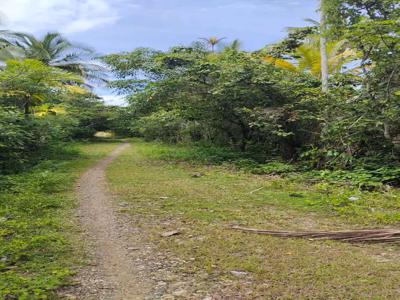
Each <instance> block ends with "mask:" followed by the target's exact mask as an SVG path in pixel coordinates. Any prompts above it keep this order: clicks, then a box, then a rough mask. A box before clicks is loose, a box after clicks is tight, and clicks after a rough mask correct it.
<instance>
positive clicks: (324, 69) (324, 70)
mask: <svg viewBox="0 0 400 300" xmlns="http://www.w3.org/2000/svg"><path fill="white" fill-rule="evenodd" d="M324 4H325V3H324V0H321V7H320V16H321V20H320V26H321V28H320V31H321V33H320V34H321V39H320V44H321V45H320V48H321V49H320V50H321V81H322V91H323V92H325V93H326V92H328V90H329V87H328V78H329V66H328V52H327V49H326V44H327V41H326V16H325V9H324Z"/></svg>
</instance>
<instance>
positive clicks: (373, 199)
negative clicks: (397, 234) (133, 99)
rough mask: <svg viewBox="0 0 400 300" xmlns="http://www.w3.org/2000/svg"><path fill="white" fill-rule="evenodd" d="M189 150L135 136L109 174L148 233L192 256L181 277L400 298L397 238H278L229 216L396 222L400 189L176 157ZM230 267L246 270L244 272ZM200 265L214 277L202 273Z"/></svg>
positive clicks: (229, 290)
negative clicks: (378, 241) (368, 241)
mask: <svg viewBox="0 0 400 300" xmlns="http://www.w3.org/2000/svg"><path fill="white" fill-rule="evenodd" d="M191 151H192V152H193V151H194V150H193V149H192V150H185V148H184V147H175V146H166V145H159V144H152V143H143V142H140V141H135V142H134V145H133V147H132V150H130V151H127V152H125V153H124V154H122V156H121V157H119V158H118V159H117V160H116V161H115V162H114V163H113V165H112V166H111V168H110V169H109V170H108V175H107V176H108V180H109V181H110V183H111V188H112V190H113V191H114V192H115V193H116V194H117V195H119V197H120V199H121V200H123V201H125V202H127V203H129V207H128V208H125V209H124V210H125V211H126V212H127V213H129V214H131V216H132V218H133V219H134V220H135V222H137V224H138V226H141V228H142V230H143V231H145V232H146V233H147V234H148V237H149V241H151V242H152V243H155V244H156V245H157V247H159V249H160V250H162V251H163V252H164V253H173V254H172V255H173V256H174V257H179V258H180V259H182V260H184V261H188V262H190V263H189V264H186V265H185V266H186V267H185V269H184V276H187V277H188V276H189V277H190V276H192V277H196V278H197V279H196V280H197V281H204V284H203V288H208V289H210V290H211V291H210V292H213V293H220V294H221V295H223V296H224V297H227V299H254V298H262V299H399V298H400V289H399V285H398V282H399V280H400V261H399V255H398V252H399V250H400V249H399V247H398V246H396V245H358V246H354V245H350V244H345V243H337V242H332V241H326V242H317V241H309V240H296V239H280V238H274V237H268V236H260V235H251V234H245V233H241V232H233V231H231V230H230V229H228V228H227V226H228V225H231V224H239V225H245V226H249V227H256V228H261V229H278V230H311V229H312V230H337V229H350V228H365V227H368V228H372V227H377V226H378V227H379V226H383V225H389V224H390V225H391V226H395V225H398V223H399V210H398V209H399V208H400V206H399V192H398V191H396V190H392V191H390V192H387V193H377V192H374V193H368V192H360V191H358V190H356V189H350V188H345V187H334V186H332V185H327V184H318V185H308V184H302V183H299V182H298V181H291V180H289V179H280V178H277V177H266V176H256V175H251V174H247V173H245V172H241V171H237V170H235V169H234V168H230V167H226V166H225V167H224V166H206V165H201V164H189V163H187V162H186V163H179V162H177V160H179V157H183V156H184V157H185V159H184V160H186V161H188V160H190V159H189V157H190V152H191ZM182 152H184V154H182ZM188 153H189V154H188ZM202 174H204V175H202ZM193 175H195V176H193ZM351 197H353V198H352V199H355V198H358V199H357V200H353V201H352V200H349V198H351ZM176 228H178V229H179V230H181V231H182V234H181V235H178V236H175V237H172V238H161V237H160V234H159V233H160V232H163V231H168V230H172V229H176ZM231 271H245V272H247V273H248V274H247V275H246V276H244V277H243V278H241V277H239V278H238V277H236V276H233V275H232V274H231ZM203 272H206V273H207V274H208V275H207V276H206V277H204V276H199V277H197V275H198V274H202V273H203ZM215 282H218V284H217V287H216V286H215V285H214V284H213V283H215ZM229 297H230V298H229Z"/></svg>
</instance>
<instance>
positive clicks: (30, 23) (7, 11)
mask: <svg viewBox="0 0 400 300" xmlns="http://www.w3.org/2000/svg"><path fill="white" fill-rule="evenodd" d="M116 2H118V1H115V0H0V10H1V12H2V14H3V15H4V20H3V21H4V22H3V23H5V24H4V25H5V26H6V27H7V28H10V29H12V30H18V31H28V32H33V33H35V32H40V31H51V30H57V31H60V32H63V33H74V32H82V31H87V30H90V29H93V28H95V27H98V26H102V25H106V24H112V23H114V22H116V21H117V20H118V19H119V14H118V11H117V9H116V4H117V3H116Z"/></svg>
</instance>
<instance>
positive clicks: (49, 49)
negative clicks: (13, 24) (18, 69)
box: [0, 32, 107, 81]
mask: <svg viewBox="0 0 400 300" xmlns="http://www.w3.org/2000/svg"><path fill="white" fill-rule="evenodd" d="M3 43H6V44H8V46H9V47H11V48H10V49H13V51H12V52H11V53H9V54H12V55H14V57H13V58H14V59H25V58H29V59H36V60H39V61H41V62H43V63H45V64H46V65H49V66H52V67H57V68H60V69H63V70H66V71H69V72H72V73H75V74H78V75H80V76H82V77H83V78H85V79H87V80H89V81H105V78H106V72H107V69H106V68H105V67H104V66H103V65H101V64H100V63H99V62H98V61H97V60H96V57H95V54H94V52H93V51H92V50H91V49H89V48H87V47H83V46H80V45H76V44H73V43H71V42H70V41H68V40H67V39H66V38H64V37H63V36H62V35H61V34H59V33H56V32H51V33H47V34H46V35H45V36H44V37H43V38H42V39H38V38H36V37H35V36H33V35H31V34H26V33H13V35H12V36H10V37H6V38H4V40H3ZM5 57H7V56H5ZM1 59H2V58H1V56H0V60H1Z"/></svg>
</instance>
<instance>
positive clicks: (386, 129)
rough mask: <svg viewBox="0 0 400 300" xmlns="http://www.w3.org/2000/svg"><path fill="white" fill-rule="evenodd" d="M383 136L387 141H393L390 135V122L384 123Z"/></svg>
mask: <svg viewBox="0 0 400 300" xmlns="http://www.w3.org/2000/svg"><path fill="white" fill-rule="evenodd" d="M383 135H384V137H385V139H387V140H390V141H392V135H391V134H390V126H389V124H388V122H383Z"/></svg>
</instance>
